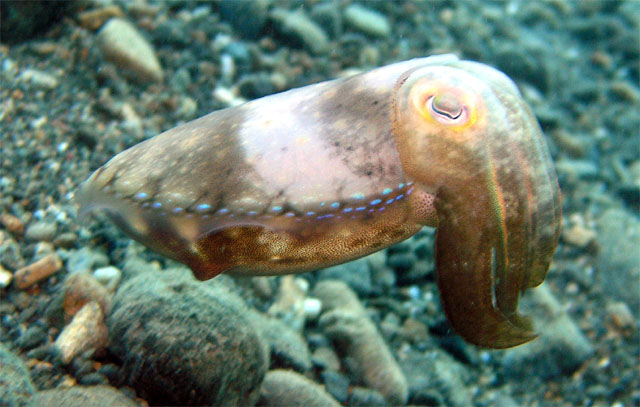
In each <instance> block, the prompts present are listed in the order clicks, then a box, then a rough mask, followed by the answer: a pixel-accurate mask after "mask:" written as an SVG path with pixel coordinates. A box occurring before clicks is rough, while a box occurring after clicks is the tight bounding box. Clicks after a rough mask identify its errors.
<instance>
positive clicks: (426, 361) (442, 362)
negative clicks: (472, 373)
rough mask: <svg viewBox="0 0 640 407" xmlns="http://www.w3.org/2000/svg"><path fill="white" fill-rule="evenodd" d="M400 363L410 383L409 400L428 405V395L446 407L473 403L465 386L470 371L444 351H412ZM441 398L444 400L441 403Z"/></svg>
mask: <svg viewBox="0 0 640 407" xmlns="http://www.w3.org/2000/svg"><path fill="white" fill-rule="evenodd" d="M400 364H401V366H402V370H403V372H404V374H405V376H406V377H407V381H408V383H409V395H410V399H411V400H413V401H414V402H416V403H418V404H422V403H425V404H427V405H430V403H429V402H427V401H428V400H427V399H429V398H430V399H433V400H434V401H437V402H438V404H443V405H447V406H459V407H464V406H470V405H473V403H472V395H471V392H470V391H469V390H468V389H467V388H466V387H465V386H464V383H465V382H466V380H467V379H468V376H469V373H468V372H467V371H466V368H465V367H464V365H461V364H460V363H458V362H456V361H455V360H454V359H453V358H451V357H450V356H449V355H447V354H446V353H443V352H439V351H429V352H426V353H424V354H420V353H415V352H412V353H409V354H406V355H405V357H404V358H403V359H402V360H401V361H400ZM427 396H428V397H427ZM440 399H443V400H444V403H440V402H439V400H440ZM431 405H436V404H431Z"/></svg>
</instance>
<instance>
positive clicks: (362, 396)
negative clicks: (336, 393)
mask: <svg viewBox="0 0 640 407" xmlns="http://www.w3.org/2000/svg"><path fill="white" fill-rule="evenodd" d="M347 405H349V406H354V407H356V406H362V407H377V406H379V407H384V406H386V405H387V401H386V400H385V399H384V396H383V395H382V394H380V392H377V391H375V390H373V389H367V388H366V387H360V386H355V387H353V388H352V389H351V393H349V402H348V404H347Z"/></svg>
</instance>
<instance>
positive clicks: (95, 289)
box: [62, 273, 111, 321]
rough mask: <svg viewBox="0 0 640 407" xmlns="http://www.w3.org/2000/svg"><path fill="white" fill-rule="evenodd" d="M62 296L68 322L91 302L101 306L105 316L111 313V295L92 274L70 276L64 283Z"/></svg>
mask: <svg viewBox="0 0 640 407" xmlns="http://www.w3.org/2000/svg"><path fill="white" fill-rule="evenodd" d="M62 295H63V298H64V299H63V302H62V306H63V309H64V314H65V320H67V321H69V320H70V319H71V318H72V317H73V316H74V315H76V313H77V312H78V311H80V309H82V307H84V306H85V305H86V304H88V303H89V302H91V301H95V302H97V303H98V304H99V305H100V309H101V310H102V314H103V315H109V312H110V311H111V294H110V293H109V291H108V290H107V289H106V288H105V287H104V286H103V285H102V284H100V283H99V282H98V280H96V279H95V278H94V277H93V276H92V275H91V274H84V273H76V274H70V275H69V276H68V277H67V279H66V280H65V282H64V287H63V294H62Z"/></svg>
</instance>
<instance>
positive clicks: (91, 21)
mask: <svg viewBox="0 0 640 407" xmlns="http://www.w3.org/2000/svg"><path fill="white" fill-rule="evenodd" d="M112 17H124V13H123V12H122V9H121V8H120V7H118V6H106V7H101V8H99V9H95V10H87V11H83V12H81V13H78V22H79V23H80V25H81V26H82V27H84V28H86V29H88V30H93V31H95V30H97V29H98V28H100V27H102V25H103V24H104V23H105V21H107V20H109V19H110V18H112Z"/></svg>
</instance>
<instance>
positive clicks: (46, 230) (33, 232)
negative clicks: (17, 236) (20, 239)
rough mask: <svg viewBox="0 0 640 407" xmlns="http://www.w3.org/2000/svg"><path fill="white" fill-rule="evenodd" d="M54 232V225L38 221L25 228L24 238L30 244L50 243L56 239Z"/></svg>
mask: <svg viewBox="0 0 640 407" xmlns="http://www.w3.org/2000/svg"><path fill="white" fill-rule="evenodd" d="M56 232H57V227H56V224H55V223H52V222H47V221H38V222H35V223H31V224H29V226H27V230H26V231H25V232H24V238H25V239H26V240H27V241H30V242H50V241H52V240H53V239H54V238H55V237H56Z"/></svg>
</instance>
